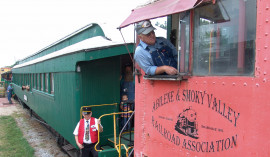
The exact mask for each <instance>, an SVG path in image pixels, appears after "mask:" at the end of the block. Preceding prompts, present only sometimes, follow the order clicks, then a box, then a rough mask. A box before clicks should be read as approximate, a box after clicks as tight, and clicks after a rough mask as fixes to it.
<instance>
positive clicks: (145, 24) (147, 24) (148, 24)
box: [142, 21, 151, 28]
mask: <svg viewBox="0 0 270 157" xmlns="http://www.w3.org/2000/svg"><path fill="white" fill-rule="evenodd" d="M150 26H151V22H149V21H144V22H143V24H142V28H147V27H150Z"/></svg>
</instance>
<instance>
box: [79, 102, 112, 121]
mask: <svg viewBox="0 0 270 157" xmlns="http://www.w3.org/2000/svg"><path fill="white" fill-rule="evenodd" d="M113 105H117V103H113V104H100V105H89V106H82V107H81V109H80V119H81V118H82V109H83V108H84V107H100V106H113ZM85 112H89V111H85Z"/></svg>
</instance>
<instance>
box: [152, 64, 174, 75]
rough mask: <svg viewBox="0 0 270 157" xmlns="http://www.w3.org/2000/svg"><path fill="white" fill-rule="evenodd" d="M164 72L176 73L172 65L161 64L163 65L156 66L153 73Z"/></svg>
mask: <svg viewBox="0 0 270 157" xmlns="http://www.w3.org/2000/svg"><path fill="white" fill-rule="evenodd" d="M164 72H165V73H167V74H168V75H176V74H177V73H178V71H177V69H175V68H174V67H171V66H167V65H163V66H160V67H157V69H156V71H155V74H156V75H159V74H163V73H164Z"/></svg>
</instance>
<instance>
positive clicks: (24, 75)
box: [12, 24, 133, 147]
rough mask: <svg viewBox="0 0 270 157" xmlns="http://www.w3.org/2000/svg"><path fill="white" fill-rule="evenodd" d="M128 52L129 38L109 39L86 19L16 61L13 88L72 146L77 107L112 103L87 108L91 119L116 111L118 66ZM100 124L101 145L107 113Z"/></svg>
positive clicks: (109, 131)
mask: <svg viewBox="0 0 270 157" xmlns="http://www.w3.org/2000/svg"><path fill="white" fill-rule="evenodd" d="M127 48H128V50H127ZM129 52H133V44H132V43H129V44H127V45H125V44H124V43H120V42H113V41H110V40H108V39H107V38H106V37H105V35H104V32H103V30H102V28H101V27H100V26H99V25H97V24H90V25H88V26H87V27H84V28H83V29H81V30H79V31H76V32H74V33H72V34H71V35H69V36H67V37H65V38H63V39H61V40H59V41H57V42H55V43H54V44H52V45H50V46H49V47H47V48H45V49H43V50H42V51H40V52H38V53H36V54H34V55H32V56H29V57H27V58H26V59H24V60H22V61H20V63H19V64H18V65H16V66H15V67H14V68H13V69H12V72H13V77H14V78H13V84H14V92H15V93H16V95H17V96H18V98H19V99H20V100H21V101H22V102H23V103H25V104H26V105H27V106H29V108H30V109H31V110H33V111H34V112H35V113H37V114H38V115H39V116H40V117H41V118H42V119H43V120H44V121H45V122H46V123H47V124H48V125H49V126H51V127H52V128H53V129H54V130H55V131H56V132H57V133H59V134H60V135H61V137H63V138H64V139H65V140H67V141H68V142H69V143H70V144H72V145H73V146H74V147H76V142H75V139H74V135H73V131H74V128H75V126H76V125H77V122H78V121H79V119H80V108H81V107H82V106H89V105H100V104H113V103H117V104H116V105H105V106H97V107H93V108H92V111H93V117H96V118H98V117H99V116H101V115H102V114H105V113H111V112H119V101H120V79H119V78H120V75H121V72H122V69H123V68H122V67H123V66H122V65H123V64H125V63H127V62H131V59H130V57H129V56H130V55H129V54H128V53H129ZM102 125H103V126H104V132H103V133H102V134H101V136H100V141H101V143H102V144H104V145H106V143H107V141H108V140H107V139H108V138H109V137H112V136H113V134H114V126H113V120H112V117H105V118H103V119H102ZM117 125H118V123H117ZM116 129H117V132H119V131H118V127H117V128H116Z"/></svg>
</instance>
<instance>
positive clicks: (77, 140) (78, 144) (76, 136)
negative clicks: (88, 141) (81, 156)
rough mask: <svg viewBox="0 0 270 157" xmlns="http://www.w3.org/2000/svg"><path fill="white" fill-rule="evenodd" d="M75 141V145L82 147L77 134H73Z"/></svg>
mask: <svg viewBox="0 0 270 157" xmlns="http://www.w3.org/2000/svg"><path fill="white" fill-rule="evenodd" d="M75 141H76V144H77V146H78V147H79V148H80V149H83V145H82V144H80V143H79V139H78V135H75Z"/></svg>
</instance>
